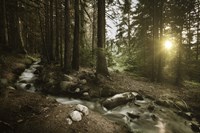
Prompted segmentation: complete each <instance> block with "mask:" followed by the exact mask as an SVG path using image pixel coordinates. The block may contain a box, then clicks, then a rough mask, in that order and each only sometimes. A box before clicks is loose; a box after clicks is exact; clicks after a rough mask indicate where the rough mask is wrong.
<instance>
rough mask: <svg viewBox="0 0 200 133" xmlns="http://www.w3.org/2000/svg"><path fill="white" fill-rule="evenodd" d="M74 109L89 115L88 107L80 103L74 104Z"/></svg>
mask: <svg viewBox="0 0 200 133" xmlns="http://www.w3.org/2000/svg"><path fill="white" fill-rule="evenodd" d="M76 110H77V111H80V112H81V113H83V114H84V115H89V109H88V107H86V106H84V105H81V104H78V105H77V106H76Z"/></svg>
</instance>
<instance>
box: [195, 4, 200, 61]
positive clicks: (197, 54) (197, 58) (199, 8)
mask: <svg viewBox="0 0 200 133" xmlns="http://www.w3.org/2000/svg"><path fill="white" fill-rule="evenodd" d="M199 6H200V3H199V2H198V3H197V7H198V11H197V44H196V45H197V52H196V60H199V31H200V27H199V23H200V22H199V21H200V17H199V13H200V11H199V10H200V7H199Z"/></svg>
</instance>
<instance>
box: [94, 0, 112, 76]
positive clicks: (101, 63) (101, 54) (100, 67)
mask: <svg viewBox="0 0 200 133" xmlns="http://www.w3.org/2000/svg"><path fill="white" fill-rule="evenodd" d="M97 37H98V41H97V46H98V49H97V65H96V72H97V74H101V75H104V76H108V75H109V73H108V68H107V62H106V57H105V51H104V47H105V0H98V33H97Z"/></svg>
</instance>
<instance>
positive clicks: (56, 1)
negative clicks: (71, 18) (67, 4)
mask: <svg viewBox="0 0 200 133" xmlns="http://www.w3.org/2000/svg"><path fill="white" fill-rule="evenodd" d="M55 11H56V47H55V58H56V60H57V61H58V60H59V44H60V42H59V36H60V31H59V30H60V26H59V13H58V0H55Z"/></svg>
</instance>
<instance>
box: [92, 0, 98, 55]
mask: <svg viewBox="0 0 200 133" xmlns="http://www.w3.org/2000/svg"><path fill="white" fill-rule="evenodd" d="M96 34H97V1H96V0H93V21H92V58H94V51H95V46H96V39H97V35H96Z"/></svg>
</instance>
